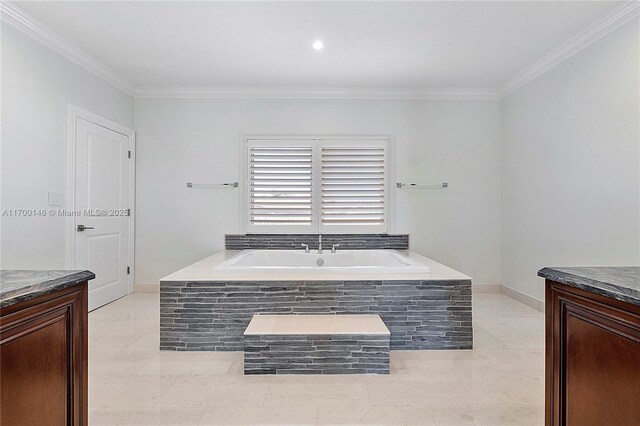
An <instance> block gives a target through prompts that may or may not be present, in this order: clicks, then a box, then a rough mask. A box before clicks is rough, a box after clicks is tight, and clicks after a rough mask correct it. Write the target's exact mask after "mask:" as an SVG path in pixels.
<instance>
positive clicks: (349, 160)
mask: <svg viewBox="0 0 640 426" xmlns="http://www.w3.org/2000/svg"><path fill="white" fill-rule="evenodd" d="M388 152H389V147H388V140H387V139H320V138H318V139H283V140H279V139H248V140H247V172H248V176H247V185H246V187H247V200H248V201H247V209H246V210H247V232H254V233H271V232H286V233H297V232H299V233H316V232H324V233H383V232H388V222H389V217H388V213H389V204H390V203H389V197H388V193H389V191H388V186H389V164H388V163H389V159H388V157H389V155H388Z"/></svg>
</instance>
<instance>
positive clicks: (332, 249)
mask: <svg viewBox="0 0 640 426" xmlns="http://www.w3.org/2000/svg"><path fill="white" fill-rule="evenodd" d="M338 247H340V244H334V245H332V246H331V253H335V252H337V250H336V249H337V248H338Z"/></svg>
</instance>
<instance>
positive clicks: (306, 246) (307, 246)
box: [302, 243, 310, 253]
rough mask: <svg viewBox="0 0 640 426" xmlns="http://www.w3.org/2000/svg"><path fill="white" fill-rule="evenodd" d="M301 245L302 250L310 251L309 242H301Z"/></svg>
mask: <svg viewBox="0 0 640 426" xmlns="http://www.w3.org/2000/svg"><path fill="white" fill-rule="evenodd" d="M302 247H304V252H305V253H310V250H309V244H304V243H302Z"/></svg>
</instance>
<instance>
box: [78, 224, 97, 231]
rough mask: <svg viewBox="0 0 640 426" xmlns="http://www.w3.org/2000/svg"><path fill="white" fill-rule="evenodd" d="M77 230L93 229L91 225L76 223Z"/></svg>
mask: <svg viewBox="0 0 640 426" xmlns="http://www.w3.org/2000/svg"><path fill="white" fill-rule="evenodd" d="M77 229H78V232H82V231H84V230H85V229H94V228H93V226H84V225H78V228H77Z"/></svg>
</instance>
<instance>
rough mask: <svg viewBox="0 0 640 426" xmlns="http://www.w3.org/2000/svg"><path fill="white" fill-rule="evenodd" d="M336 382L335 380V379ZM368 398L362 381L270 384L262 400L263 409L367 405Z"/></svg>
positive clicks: (355, 379)
mask: <svg viewBox="0 0 640 426" xmlns="http://www.w3.org/2000/svg"><path fill="white" fill-rule="evenodd" d="M336 380H337V378H336ZM368 403H369V396H368V394H367V387H366V385H365V383H364V382H363V381H359V380H358V379H357V378H354V381H353V382H349V381H343V380H340V381H336V382H334V383H328V382H326V381H318V382H311V381H307V382H304V383H294V382H272V383H271V384H270V385H269V391H268V392H267V396H266V398H265V400H264V406H265V407H285V406H315V407H335V406H338V405H352V404H368Z"/></svg>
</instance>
